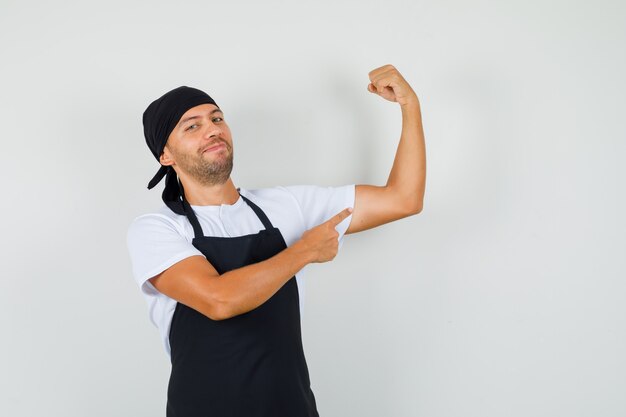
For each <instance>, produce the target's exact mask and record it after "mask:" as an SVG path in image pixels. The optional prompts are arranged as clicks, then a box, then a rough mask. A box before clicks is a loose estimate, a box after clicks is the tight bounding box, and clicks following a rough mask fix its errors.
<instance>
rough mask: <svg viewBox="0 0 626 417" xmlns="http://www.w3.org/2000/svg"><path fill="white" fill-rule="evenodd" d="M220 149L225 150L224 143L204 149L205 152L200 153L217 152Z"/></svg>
mask: <svg viewBox="0 0 626 417" xmlns="http://www.w3.org/2000/svg"><path fill="white" fill-rule="evenodd" d="M222 148H226V145H225V144H224V143H218V144H216V145H213V146H210V147H208V148H206V149H205V150H203V151H202V153H205V152H213V151H219V150H220V149H222Z"/></svg>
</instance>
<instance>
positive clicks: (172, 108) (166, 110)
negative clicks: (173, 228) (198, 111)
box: [143, 86, 219, 214]
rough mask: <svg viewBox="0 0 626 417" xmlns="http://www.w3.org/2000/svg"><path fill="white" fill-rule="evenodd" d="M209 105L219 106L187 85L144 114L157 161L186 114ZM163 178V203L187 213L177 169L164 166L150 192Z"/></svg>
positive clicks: (148, 137) (149, 139)
mask: <svg viewBox="0 0 626 417" xmlns="http://www.w3.org/2000/svg"><path fill="white" fill-rule="evenodd" d="M206 103H208V104H214V105H216V106H217V104H216V103H215V100H213V99H212V98H211V97H210V96H209V95H208V94H207V93H205V92H204V91H201V90H198V89H196V88H192V87H186V86H181V87H178V88H175V89H173V90H171V91H169V92H167V93H165V94H164V95H163V96H161V97H160V98H158V99H157V100H155V101H153V102H152V103H150V105H149V106H148V108H147V109H146V111H144V112H143V134H144V136H145V137H146V143H147V144H148V147H149V148H150V151H151V152H152V154H153V155H154V157H155V158H156V160H157V161H158V160H159V158H160V156H161V154H162V153H163V149H164V148H165V143H166V142H167V139H168V138H169V136H170V133H171V132H172V130H174V127H176V125H177V124H178V121H179V120H180V118H181V117H182V115H183V114H185V112H186V111H187V110H189V109H190V108H192V107H195V106H199V105H200V104H206ZM218 107H219V106H218ZM163 177H165V189H164V190H163V194H162V198H163V202H164V203H165V204H167V206H168V207H169V208H170V209H172V211H174V212H175V213H178V214H185V211H184V208H183V205H182V201H181V197H180V196H181V189H182V184H180V187H179V182H178V176H177V175H176V172H175V171H174V168H172V167H171V166H165V165H162V166H161V168H160V169H159V170H158V171H157V173H156V175H155V176H154V178H152V180H151V181H150V183H149V184H148V189H151V188H152V187H154V186H155V185H157V184H158V183H159V182H160V181H161V180H162V179H163Z"/></svg>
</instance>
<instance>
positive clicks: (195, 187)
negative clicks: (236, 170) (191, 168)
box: [180, 177, 239, 206]
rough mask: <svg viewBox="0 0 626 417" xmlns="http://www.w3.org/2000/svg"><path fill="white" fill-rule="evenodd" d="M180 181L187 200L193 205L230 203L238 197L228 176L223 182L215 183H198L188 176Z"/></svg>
mask: <svg viewBox="0 0 626 417" xmlns="http://www.w3.org/2000/svg"><path fill="white" fill-rule="evenodd" d="M180 181H181V182H182V183H183V187H185V198H186V199H187V202H188V203H189V204H190V205H193V206H219V205H220V204H228V205H232V204H235V203H236V202H237V200H238V199H239V192H238V191H237V188H235V185H234V184H233V180H232V179H231V178H230V177H229V178H228V180H227V181H226V182H225V183H223V184H215V185H202V184H198V183H197V182H194V181H193V180H191V179H190V178H181V179H180Z"/></svg>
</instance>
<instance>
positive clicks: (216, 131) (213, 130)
mask: <svg viewBox="0 0 626 417" xmlns="http://www.w3.org/2000/svg"><path fill="white" fill-rule="evenodd" d="M221 133H222V129H220V127H219V126H218V125H216V124H215V123H211V122H209V123H207V128H206V131H205V132H204V134H205V136H206V137H207V138H212V137H213V136H219V135H220V134H221Z"/></svg>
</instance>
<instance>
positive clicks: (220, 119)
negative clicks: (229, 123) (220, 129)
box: [213, 117, 224, 122]
mask: <svg viewBox="0 0 626 417" xmlns="http://www.w3.org/2000/svg"><path fill="white" fill-rule="evenodd" d="M218 119H219V121H220V122H221V121H222V120H224V119H222V118H221V117H214V118H213V121H215V120H218Z"/></svg>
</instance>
